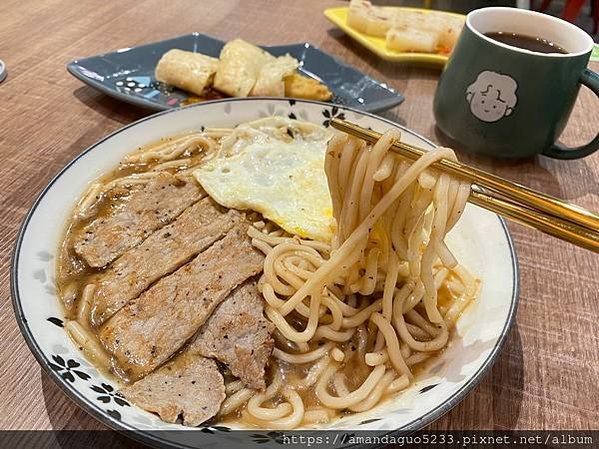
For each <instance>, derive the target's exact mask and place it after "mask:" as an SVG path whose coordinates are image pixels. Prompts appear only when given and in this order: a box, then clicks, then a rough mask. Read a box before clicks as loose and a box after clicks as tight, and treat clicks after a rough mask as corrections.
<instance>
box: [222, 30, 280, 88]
mask: <svg viewBox="0 0 599 449" xmlns="http://www.w3.org/2000/svg"><path fill="white" fill-rule="evenodd" d="M274 60H275V57H274V56H272V55H270V54H269V53H267V52H265V51H264V50H262V49H261V48H258V47H256V46H255V45H252V44H250V43H248V42H246V41H244V40H242V39H235V40H232V41H230V42H228V43H227V44H226V45H225V46H224V47H223V49H222V50H221V52H220V61H219V63H218V69H217V70H216V75H215V76H214V88H215V89H217V90H220V91H221V92H223V93H225V94H228V95H230V96H232V97H247V96H248V95H249V94H250V92H251V91H252V89H253V87H254V85H255V84H256V81H257V80H258V76H259V75H260V70H261V69H262V67H263V66H265V65H266V64H268V63H270V62H273V61H274Z"/></svg>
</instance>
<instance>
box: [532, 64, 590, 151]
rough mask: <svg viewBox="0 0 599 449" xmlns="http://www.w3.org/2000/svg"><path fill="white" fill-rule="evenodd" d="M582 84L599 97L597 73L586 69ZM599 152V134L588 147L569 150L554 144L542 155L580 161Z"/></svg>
mask: <svg viewBox="0 0 599 449" xmlns="http://www.w3.org/2000/svg"><path fill="white" fill-rule="evenodd" d="M580 83H581V84H583V85H585V86H587V87H588V88H589V89H591V90H592V91H593V92H594V93H595V95H597V97H599V74H597V72H593V71H592V70H589V69H584V71H583V72H582V75H581V76H580ZM597 150H599V134H597V135H596V136H595V138H594V139H593V140H591V141H590V142H589V143H587V144H586V145H582V146H580V147H577V148H572V149H567V148H565V147H563V146H562V145H559V144H554V145H551V146H550V147H549V148H548V149H546V150H545V151H543V152H542V153H543V154H544V155H545V156H549V157H553V158H555V159H578V158H580V157H585V156H588V155H589V154H591V153H594V152H595V151H597Z"/></svg>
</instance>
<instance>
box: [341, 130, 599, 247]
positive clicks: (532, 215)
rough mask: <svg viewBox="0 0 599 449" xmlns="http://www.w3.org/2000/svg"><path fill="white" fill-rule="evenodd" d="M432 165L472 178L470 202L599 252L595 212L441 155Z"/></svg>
mask: <svg viewBox="0 0 599 449" xmlns="http://www.w3.org/2000/svg"><path fill="white" fill-rule="evenodd" d="M331 125H332V126H333V127H334V128H336V129H338V130H340V131H343V132H345V133H347V134H350V135H352V136H355V137H358V138H360V139H362V140H365V141H367V142H370V143H374V142H376V141H377V140H378V139H379V138H380V137H381V134H380V133H378V132H376V131H372V130H369V129H366V128H362V127H361V126H358V125H356V124H354V123H349V122H346V121H344V120H339V119H336V118H335V119H333V120H332V121H331ZM392 150H393V151H394V152H395V153H396V154H398V155H399V156H402V157H405V158H407V159H411V160H416V159H418V158H419V157H420V156H422V154H423V153H425V150H423V149H420V148H417V147H415V146H412V145H409V144H406V143H404V142H395V143H394V144H393V146H392ZM432 167H434V168H437V169H439V170H442V171H444V172H445V173H448V174H451V175H453V176H457V177H459V178H461V179H463V180H466V181H469V182H470V183H471V184H472V188H471V192H470V197H469V199H468V201H469V202H470V203H472V204H476V205H477V206H480V207H482V208H484V209H487V210H490V211H492V212H494V213H496V214H499V215H501V216H503V217H506V218H509V219H511V220H514V221H516V222H518V223H521V224H524V225H527V226H530V227H533V228H535V229H538V230H540V231H542V232H544V233H546V234H549V235H552V236H554V237H557V238H560V239H562V240H565V241H567V242H570V243H573V244H575V245H578V246H581V247H583V248H586V249H589V250H591V251H594V252H596V253H599V216H597V215H595V214H594V213H592V212H590V211H588V210H586V209H584V208H582V207H579V206H576V205H574V204H571V203H568V202H566V201H563V200H560V199H559V198H555V197H552V196H550V195H546V194H544V193H542V192H538V191H536V190H533V189H531V188H529V187H526V186H523V185H521V184H517V183H514V182H511V181H508V180H507V179H503V178H501V177H499V176H496V175H493V174H491V173H488V172H485V171H483V170H479V169H476V168H474V167H470V166H468V165H465V164H462V163H460V162H456V161H452V160H449V159H441V160H440V161H438V162H436V163H434V164H433V165H432ZM483 189H484V190H483ZM496 195H500V196H501V197H498V196H496Z"/></svg>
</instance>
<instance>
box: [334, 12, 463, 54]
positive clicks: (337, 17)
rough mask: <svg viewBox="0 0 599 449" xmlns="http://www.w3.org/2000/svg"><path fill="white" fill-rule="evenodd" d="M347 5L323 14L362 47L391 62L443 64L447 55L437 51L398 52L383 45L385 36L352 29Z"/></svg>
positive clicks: (458, 15)
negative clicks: (375, 35)
mask: <svg viewBox="0 0 599 449" xmlns="http://www.w3.org/2000/svg"><path fill="white" fill-rule="evenodd" d="M385 9H390V10H393V11H398V12H399V11H417V12H423V13H425V14H429V13H431V12H434V13H435V14H447V15H450V16H454V17H461V18H464V17H465V16H464V15H463V14H456V13H453V12H445V11H436V10H432V9H422V8H404V7H396V6H395V7H394V6H391V7H385ZM347 10H348V8H347V7H342V8H328V9H325V10H324V15H325V16H326V18H327V19H329V20H330V21H331V22H333V23H334V24H335V25H337V26H338V27H339V28H341V29H342V30H343V31H344V32H345V33H346V34H347V35H349V36H350V37H351V38H353V39H354V40H356V41H358V42H359V43H360V44H362V45H363V46H364V47H366V48H368V49H369V50H370V51H372V52H373V53H375V54H376V55H378V56H379V57H381V58H383V59H384V60H386V61H391V62H418V63H425V64H434V65H440V66H444V65H445V63H446V62H447V58H448V56H447V55H442V54H438V53H407V52H399V51H393V50H389V49H388V48H387V46H386V45H385V38H382V37H373V36H368V35H366V34H364V33H360V32H359V31H356V30H354V29H353V28H351V27H350V26H349V25H348V24H347Z"/></svg>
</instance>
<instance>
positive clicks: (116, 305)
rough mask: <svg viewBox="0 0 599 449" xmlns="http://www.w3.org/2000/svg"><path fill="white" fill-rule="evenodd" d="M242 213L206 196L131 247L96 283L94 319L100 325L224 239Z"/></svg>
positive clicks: (239, 219)
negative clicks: (145, 291) (158, 282)
mask: <svg viewBox="0 0 599 449" xmlns="http://www.w3.org/2000/svg"><path fill="white" fill-rule="evenodd" d="M242 219H243V215H242V214H241V213H239V212H237V211H236V210H233V209H225V208H222V207H220V206H219V205H218V204H216V203H215V202H214V201H212V200H211V199H210V198H204V199H202V200H200V201H198V202H197V203H196V204H194V205H193V206H191V207H189V208H187V209H186V210H185V211H184V212H183V213H182V214H181V215H180V216H179V217H177V219H176V220H175V221H174V222H172V223H171V224H169V225H167V226H165V227H164V228H162V229H160V230H158V231H156V232H154V233H153V234H152V235H150V236H149V237H148V238H147V239H146V240H145V241H144V242H143V243H141V244H140V245H138V246H136V247H135V248H132V249H130V250H129V251H127V252H126V253H125V254H123V255H122V256H121V257H119V258H118V259H117V260H115V261H114V262H113V263H112V264H111V265H110V267H109V268H108V269H107V270H106V271H105V273H103V274H102V275H101V277H100V278H99V279H98V281H97V282H96V289H95V293H94V296H93V301H92V314H91V321H92V324H93V325H94V326H98V325H101V324H102V323H104V322H105V321H106V320H107V319H108V318H110V317H111V316H112V315H114V314H115V313H116V312H117V311H118V310H120V309H121V308H122V307H123V306H125V305H126V304H127V303H128V302H129V301H130V300H132V299H134V298H137V297H138V296H139V295H140V294H141V293H142V292H143V291H144V290H146V289H147V288H148V287H149V286H150V285H151V284H152V283H153V282H155V281H157V280H158V279H160V278H162V277H163V276H166V275H168V274H170V273H172V272H173V271H175V270H176V269H178V268H179V267H181V266H182V265H184V264H185V263H187V262H188V261H189V260H191V259H192V258H193V257H194V256H196V255H197V254H199V253H200V252H202V251H204V250H205V249H206V248H208V247H209V246H210V245H212V244H213V243H214V242H215V241H217V240H219V239H221V238H222V237H223V236H224V235H225V234H226V233H227V232H228V231H229V230H230V229H232V228H233V227H234V226H235V225H236V224H238V223H240V222H241V220H242Z"/></svg>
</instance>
